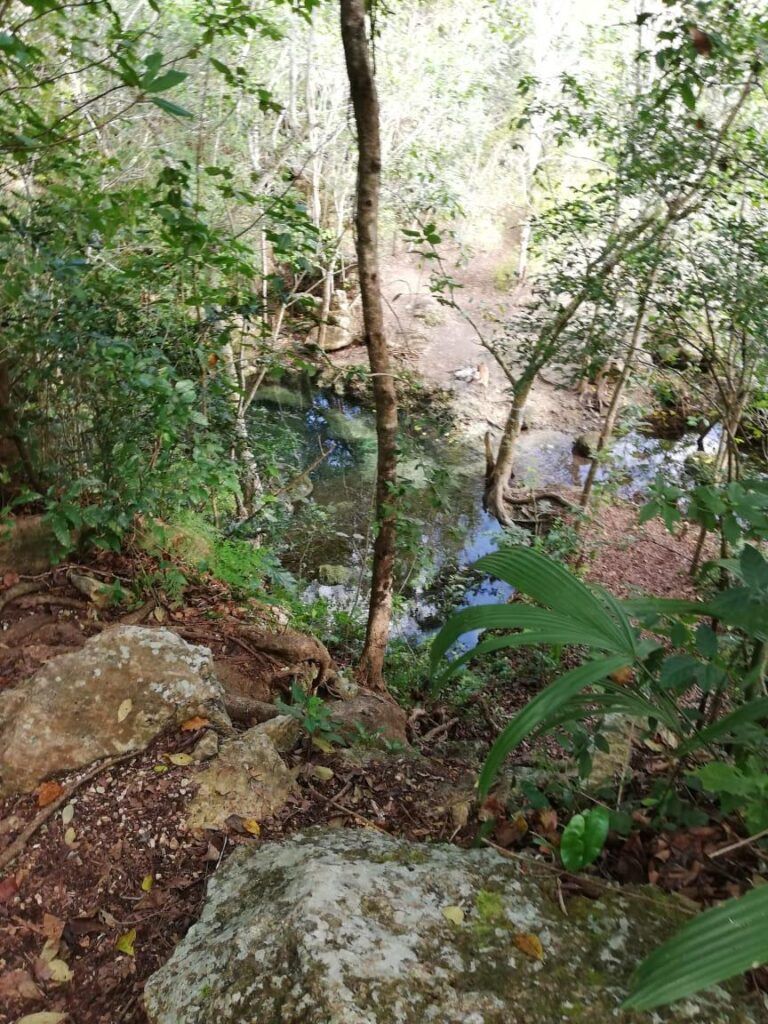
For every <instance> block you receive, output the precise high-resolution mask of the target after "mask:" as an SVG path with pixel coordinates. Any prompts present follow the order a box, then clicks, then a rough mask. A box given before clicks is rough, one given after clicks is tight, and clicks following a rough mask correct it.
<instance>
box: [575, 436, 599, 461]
mask: <svg viewBox="0 0 768 1024" xmlns="http://www.w3.org/2000/svg"><path fill="white" fill-rule="evenodd" d="M599 443H600V434H599V433H598V432H597V431H596V430H588V431H587V432H586V433H585V434H579V436H578V437H577V438H576V440H575V441H574V442H573V454H574V455H580V456H581V458H583V459H593V458H594V457H595V456H596V455H597V449H598V444H599Z"/></svg>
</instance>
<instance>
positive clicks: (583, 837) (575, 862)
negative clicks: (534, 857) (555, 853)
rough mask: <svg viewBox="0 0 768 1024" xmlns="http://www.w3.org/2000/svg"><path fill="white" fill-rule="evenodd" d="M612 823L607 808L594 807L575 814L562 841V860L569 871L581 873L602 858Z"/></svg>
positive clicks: (566, 828)
mask: <svg viewBox="0 0 768 1024" xmlns="http://www.w3.org/2000/svg"><path fill="white" fill-rule="evenodd" d="M610 823H611V814H610V811H609V810H608V808H607V807H593V808H592V809H591V810H589V811H587V812H586V813H585V814H574V816H573V817H572V818H571V820H570V821H569V822H568V824H567V825H566V826H565V828H564V830H563V834H562V837H561V839H560V859H561V860H562V862H563V867H564V868H566V869H567V870H568V871H581V870H582V868H585V867H587V865H588V864H592V863H594V861H596V860H597V858H598V857H599V856H600V854H601V852H602V849H603V847H604V846H605V841H606V839H607V838H608V830H609V828H610Z"/></svg>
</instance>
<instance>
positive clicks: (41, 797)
mask: <svg viewBox="0 0 768 1024" xmlns="http://www.w3.org/2000/svg"><path fill="white" fill-rule="evenodd" d="M63 792H64V787H63V786H62V784H61V783H60V782H54V781H53V780H52V779H51V780H49V781H48V782H41V783H40V785H39V786H38V787H37V789H36V790H35V793H36V794H37V806H38V807H47V806H48V804H52V803H53V801H54V800H57V799H58V798H59V797H60V796H61V794H62V793H63Z"/></svg>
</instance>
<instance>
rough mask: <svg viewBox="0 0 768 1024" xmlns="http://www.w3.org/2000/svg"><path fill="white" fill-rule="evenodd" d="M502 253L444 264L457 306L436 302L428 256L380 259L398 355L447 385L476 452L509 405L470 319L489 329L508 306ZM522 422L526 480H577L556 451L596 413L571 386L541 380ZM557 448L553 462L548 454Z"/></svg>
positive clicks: (566, 447)
mask: <svg viewBox="0 0 768 1024" xmlns="http://www.w3.org/2000/svg"><path fill="white" fill-rule="evenodd" d="M500 259H501V257H500V256H499V254H498V253H492V252H477V253H475V254H474V255H473V257H472V260H471V262H470V263H469V264H468V265H467V266H464V267H455V266H451V265H448V266H447V267H446V269H447V271H448V272H449V273H450V274H452V275H453V276H454V277H455V279H456V280H457V281H458V282H459V284H460V285H461V287H460V288H458V289H457V290H456V292H455V298H456V301H457V303H458V304H459V305H460V306H461V310H462V312H459V311H458V310H456V309H453V308H450V307H448V306H445V305H442V304H441V303H440V302H438V300H437V299H436V298H435V296H434V295H433V294H432V293H431V292H430V287H429V286H430V272H431V270H432V269H433V267H432V266H431V265H428V264H427V263H426V261H423V260H419V259H418V258H417V257H414V256H409V255H407V254H403V255H398V256H389V257H387V258H386V259H385V260H384V261H383V264H382V281H383V290H384V297H385V302H386V317H387V323H388V328H389V338H390V344H391V346H392V350H393V353H394V356H395V359H396V361H397V362H398V363H399V365H400V366H402V367H404V368H406V369H408V370H410V371H412V372H414V373H416V374H418V375H419V376H420V377H421V378H422V379H423V380H425V381H427V382H431V383H433V384H436V385H438V386H439V387H441V388H445V389H446V390H448V391H450V392H451V394H452V395H453V404H454V410H455V413H456V419H457V423H458V425H459V429H460V430H461V432H462V435H463V438H464V439H465V440H466V441H467V442H469V444H470V445H471V446H472V447H474V448H476V449H477V451H478V455H479V456H480V453H481V452H482V448H483V438H484V436H485V433H486V431H488V430H490V431H491V435H492V437H493V439H494V441H497V440H498V438H499V436H500V434H501V430H502V428H503V425H504V421H505V419H506V415H507V410H508V407H509V401H508V398H507V381H506V378H505V377H504V374H503V372H502V370H501V368H500V367H499V366H498V364H497V363H496V362H495V360H494V359H493V357H492V356H491V355H490V354H489V353H488V352H487V350H486V349H484V348H483V346H482V345H481V344H480V341H479V339H478V336H477V331H476V330H475V328H474V327H473V326H472V324H471V323H470V322H469V321H470V320H471V321H472V322H473V323H474V324H475V326H476V327H477V329H478V330H480V331H482V332H483V334H485V335H486V336H489V337H490V336H492V335H493V333H494V330H495V324H494V321H495V320H499V319H503V318H504V317H505V315H507V314H508V313H509V310H510V305H511V302H510V296H509V295H508V294H507V293H505V292H504V291H501V290H499V289H497V288H496V287H495V285H494V268H495V267H496V266H498V264H499V262H500ZM462 313H463V314H465V315H462ZM360 357H361V350H360V349H359V348H352V349H347V350H346V351H344V352H340V353H337V354H336V355H335V356H334V357H333V358H334V361H335V362H336V363H337V364H339V365H349V364H353V363H357V362H359V361H360ZM467 378H469V379H467ZM526 423H527V426H528V428H529V429H528V430H527V431H526V432H525V433H524V435H523V436H522V437H521V439H520V447H519V461H520V465H521V467H522V470H523V476H524V477H527V479H526V481H525V482H526V483H531V485H533V486H546V485H548V484H560V485H565V486H568V485H569V484H571V483H573V482H575V481H573V480H569V479H568V477H569V473H568V471H567V469H565V470H564V466H563V458H562V456H563V453H565V454H566V456H567V455H569V453H570V447H571V444H572V441H573V438H574V437H575V436H576V435H577V434H579V433H582V432H583V431H585V430H591V429H594V428H595V426H596V425H597V417H596V415H595V414H594V413H592V412H590V411H589V410H586V409H584V407H583V406H582V404H581V403H580V401H579V399H578V397H577V396H576V394H575V393H574V391H573V389H572V388H568V387H556V386H554V385H553V384H552V383H549V382H548V381H544V380H539V381H538V382H537V384H536V386H535V387H534V389H533V392H532V394H531V397H530V399H529V402H528V407H527V412H526ZM555 450H557V452H558V459H557V460H556V461H557V462H558V465H557V467H555V465H554V462H555V460H553V459H552V458H548V456H547V454H546V453H547V452H553V451H555ZM574 475H575V474H574Z"/></svg>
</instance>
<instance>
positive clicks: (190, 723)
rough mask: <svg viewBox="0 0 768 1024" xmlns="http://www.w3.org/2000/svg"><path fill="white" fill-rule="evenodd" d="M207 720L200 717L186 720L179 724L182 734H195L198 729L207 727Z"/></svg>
mask: <svg viewBox="0 0 768 1024" xmlns="http://www.w3.org/2000/svg"><path fill="white" fill-rule="evenodd" d="M210 724H211V723H210V720H209V719H208V718H203V716H202V715H195V716H194V718H188V719H187V720H186V722H182V723H181V731H182V732H197V730H198V729H204V728H205V727H206V726H207V725H210Z"/></svg>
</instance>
